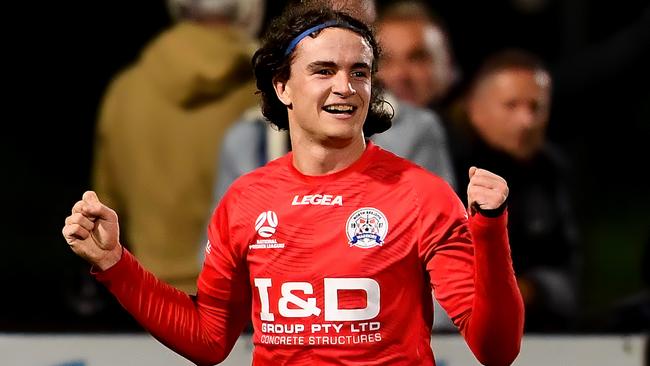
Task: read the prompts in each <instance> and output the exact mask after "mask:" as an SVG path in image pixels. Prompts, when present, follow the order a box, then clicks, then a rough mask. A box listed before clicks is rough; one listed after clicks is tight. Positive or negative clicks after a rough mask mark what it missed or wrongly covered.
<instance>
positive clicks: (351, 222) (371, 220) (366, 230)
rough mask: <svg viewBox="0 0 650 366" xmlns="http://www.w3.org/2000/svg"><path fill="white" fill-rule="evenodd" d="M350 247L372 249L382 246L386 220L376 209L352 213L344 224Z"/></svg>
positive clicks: (364, 209) (369, 208)
mask: <svg viewBox="0 0 650 366" xmlns="http://www.w3.org/2000/svg"><path fill="white" fill-rule="evenodd" d="M345 227H346V234H347V236H348V240H349V241H348V243H349V244H350V246H351V247H353V246H354V247H359V248H364V249H367V248H372V247H376V246H381V245H383V244H384V239H386V234H388V220H387V219H386V216H384V214H383V213H382V212H381V211H379V210H378V209H376V208H373V207H364V208H360V209H358V210H356V211H354V212H353V213H352V214H351V215H350V217H348V221H347V223H346V224H345Z"/></svg>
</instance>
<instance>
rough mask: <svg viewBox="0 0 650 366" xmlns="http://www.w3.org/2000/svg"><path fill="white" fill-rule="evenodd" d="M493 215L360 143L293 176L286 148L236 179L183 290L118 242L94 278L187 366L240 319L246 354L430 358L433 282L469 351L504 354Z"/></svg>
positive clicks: (280, 361) (508, 344)
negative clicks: (337, 164)
mask: <svg viewBox="0 0 650 366" xmlns="http://www.w3.org/2000/svg"><path fill="white" fill-rule="evenodd" d="M506 221H507V214H505V213H504V214H503V215H501V216H500V217H497V218H487V217H484V216H481V215H480V214H478V215H476V216H474V217H472V218H470V219H468V217H467V214H466V210H465V208H464V206H463V204H462V202H461V201H460V199H459V198H458V197H457V196H456V195H455V193H454V192H453V190H452V189H451V188H450V187H449V186H448V184H447V183H446V182H444V181H443V180H442V179H440V178H438V177H436V176H434V175H432V174H431V173H429V172H427V171H425V170H424V169H422V168H420V167H418V166H416V165H414V164H412V163H410V162H408V161H406V160H404V159H401V158H399V157H397V156H395V155H393V154H391V153H389V152H387V151H384V150H382V149H381V148H379V147H377V146H375V145H373V144H372V143H369V145H368V147H367V149H366V151H365V152H364V154H363V155H362V157H361V158H360V159H359V160H358V161H357V162H355V163H354V164H353V165H351V166H350V167H348V168H346V169H344V170H342V171H340V172H337V173H334V174H329V175H325V176H305V175H303V174H301V173H300V172H298V171H297V170H296V169H295V168H294V167H293V165H292V156H291V154H288V155H287V156H285V157H283V158H280V159H278V160H275V161H273V162H271V163H269V164H268V165H267V166H265V167H263V168H260V169H257V170H255V171H254V172H252V173H250V174H248V175H245V176H243V177H241V178H240V179H239V180H237V181H236V182H235V183H234V184H233V185H232V187H231V189H230V190H229V192H228V193H227V194H226V195H225V197H224V198H223V200H222V201H221V203H220V205H219V207H218V208H217V209H216V211H215V213H214V215H213V217H212V220H211V222H210V225H209V228H208V237H209V242H208V244H207V247H206V257H205V264H204V267H203V271H202V272H201V275H200V277H199V281H198V294H197V296H196V298H194V297H190V296H188V295H186V294H184V293H182V292H180V291H177V290H175V289H173V288H172V287H170V286H168V285H166V284H164V283H162V282H160V281H158V280H157V279H156V278H155V277H153V275H151V274H150V273H148V272H147V271H146V270H144V269H143V268H142V267H141V266H139V265H138V263H137V262H136V261H135V259H134V258H133V256H132V255H131V254H130V253H128V252H126V251H125V252H124V253H125V254H124V255H123V257H122V259H121V260H120V262H118V263H117V264H116V265H115V266H114V267H112V268H110V269H109V270H107V271H104V272H101V273H97V274H96V276H97V278H98V279H99V280H100V281H102V282H103V283H105V284H106V285H107V286H108V288H109V289H110V290H111V291H112V292H113V294H115V296H116V297H117V298H118V300H119V301H120V302H121V303H122V305H123V306H124V307H125V308H126V309H127V310H128V311H129V312H130V313H132V314H133V315H134V316H135V318H136V319H137V320H138V321H139V322H140V323H141V324H142V325H143V326H144V327H145V328H146V329H147V330H149V331H150V332H151V333H152V334H153V335H154V336H155V337H156V338H157V339H159V340H160V341H161V342H163V343H164V344H166V345H167V346H169V347H170V348H172V349H173V350H175V351H176V352H178V353H180V354H181V355H183V356H185V357H187V358H188V359H190V360H192V361H194V362H196V363H197V364H206V365H207V364H214V363H217V362H220V361H221V360H223V359H224V358H225V357H226V356H227V355H228V353H229V352H230V350H231V348H232V346H233V344H234V342H235V341H236V339H237V338H238V336H239V335H240V333H241V331H242V329H243V327H244V326H245V325H246V322H247V321H248V320H249V319H252V323H253V327H254V335H253V341H254V344H255V349H254V353H253V364H254V365H297V366H299V365H365V366H368V365H434V364H435V361H434V356H433V352H432V350H431V347H430V345H429V342H430V335H431V326H432V321H433V306H432V298H431V293H432V289H433V290H434V292H435V294H436V298H437V299H438V301H439V302H440V304H441V305H442V306H443V307H444V308H445V310H446V311H447V313H448V314H449V315H450V316H451V317H452V319H453V320H454V322H455V324H456V325H457V326H458V327H459V329H460V331H461V333H462V334H463V336H464V337H465V339H466V341H467V343H468V345H469V346H470V348H471V349H472V351H473V352H474V354H475V356H476V357H477V359H478V360H479V361H480V362H482V363H484V364H486V365H508V364H510V363H511V362H512V361H513V360H514V358H515V357H516V355H517V354H518V352H519V346H520V342H521V337H522V333H523V303H522V301H521V296H520V294H519V290H518V288H517V284H516V280H515V276H514V273H513V270H512V264H511V260H510V250H509V246H508V238H507V231H506Z"/></svg>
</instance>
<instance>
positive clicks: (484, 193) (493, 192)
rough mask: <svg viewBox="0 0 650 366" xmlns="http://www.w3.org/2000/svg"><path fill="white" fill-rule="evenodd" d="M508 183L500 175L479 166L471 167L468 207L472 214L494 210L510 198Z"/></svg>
mask: <svg viewBox="0 0 650 366" xmlns="http://www.w3.org/2000/svg"><path fill="white" fill-rule="evenodd" d="M508 192H509V190H508V184H507V183H506V180H505V179H503V178H501V177H500V176H498V175H496V174H494V173H492V172H490V171H487V170H485V169H479V168H477V167H474V166H473V167H471V168H469V184H468V185H467V207H469V211H470V214H471V215H474V214H475V213H476V211H478V210H494V209H497V208H499V207H501V205H503V203H504V202H505V201H506V199H507V198H508Z"/></svg>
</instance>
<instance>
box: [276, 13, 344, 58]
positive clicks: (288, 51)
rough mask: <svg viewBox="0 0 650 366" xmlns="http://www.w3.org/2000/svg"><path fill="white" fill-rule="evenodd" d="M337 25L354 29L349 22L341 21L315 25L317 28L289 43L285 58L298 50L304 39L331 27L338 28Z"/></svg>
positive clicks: (305, 32) (312, 28) (310, 29)
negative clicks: (295, 49) (297, 47)
mask: <svg viewBox="0 0 650 366" xmlns="http://www.w3.org/2000/svg"><path fill="white" fill-rule="evenodd" d="M337 25H338V26H343V27H345V28H352V26H351V25H349V24H348V23H347V22H341V21H338V20H328V21H326V22H325V23H322V24H319V25H315V26H313V27H311V28H309V29H307V30H306V31H304V32H302V33H300V34H299V35H298V36H296V38H294V39H293V41H291V43H289V46H288V47H287V49H286V51H284V56H285V57H286V56H287V55H289V54H290V53H291V52H292V51H293V49H294V48H296V46H297V45H298V43H299V42H300V41H302V40H303V38H305V37H307V36H308V35H310V34H312V33H314V32H317V31H319V30H321V29H324V28H329V27H333V26H337Z"/></svg>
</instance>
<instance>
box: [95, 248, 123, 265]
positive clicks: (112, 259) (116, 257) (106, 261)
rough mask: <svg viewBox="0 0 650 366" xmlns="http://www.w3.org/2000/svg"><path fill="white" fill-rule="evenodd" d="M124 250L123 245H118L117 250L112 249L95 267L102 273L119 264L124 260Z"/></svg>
mask: <svg viewBox="0 0 650 366" xmlns="http://www.w3.org/2000/svg"><path fill="white" fill-rule="evenodd" d="M123 251H124V250H123V248H122V245H120V244H118V245H117V246H115V248H113V249H111V250H110V251H109V252H108V254H107V255H105V256H104V257H103V258H102V259H101V260H100V261H98V262H97V263H96V264H95V265H96V266H97V268H99V269H100V270H101V271H106V270H107V269H109V268H111V267H113V266H114V265H116V264H117V262H119V261H120V259H122V253H123Z"/></svg>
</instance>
